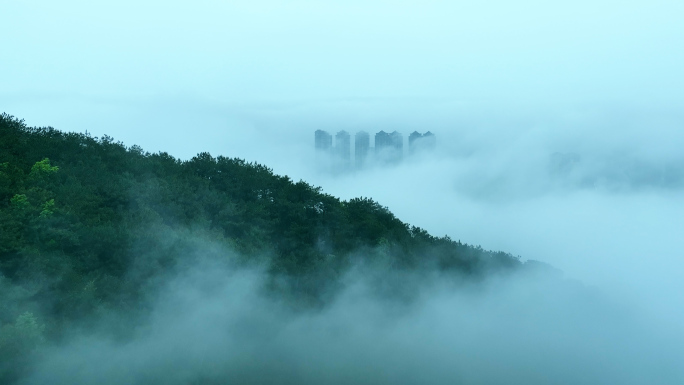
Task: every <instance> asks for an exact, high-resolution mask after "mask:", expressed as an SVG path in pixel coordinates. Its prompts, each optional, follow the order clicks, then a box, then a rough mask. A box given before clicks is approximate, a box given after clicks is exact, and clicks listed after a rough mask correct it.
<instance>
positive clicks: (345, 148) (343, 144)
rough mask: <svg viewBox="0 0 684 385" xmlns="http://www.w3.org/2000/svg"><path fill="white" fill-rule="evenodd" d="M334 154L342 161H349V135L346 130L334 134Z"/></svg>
mask: <svg viewBox="0 0 684 385" xmlns="http://www.w3.org/2000/svg"><path fill="white" fill-rule="evenodd" d="M335 154H336V155H337V157H338V158H340V159H341V160H342V161H345V162H349V161H351V137H350V136H349V133H348V132H347V131H340V132H338V133H337V134H335Z"/></svg>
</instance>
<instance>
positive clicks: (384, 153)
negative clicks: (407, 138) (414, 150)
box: [375, 131, 404, 163]
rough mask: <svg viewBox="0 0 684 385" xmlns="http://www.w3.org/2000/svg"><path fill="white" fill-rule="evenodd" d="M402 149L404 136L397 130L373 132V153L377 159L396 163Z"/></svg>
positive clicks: (399, 158)
mask: <svg viewBox="0 0 684 385" xmlns="http://www.w3.org/2000/svg"><path fill="white" fill-rule="evenodd" d="M403 151H404V138H403V137H402V136H401V134H400V133H398V132H397V131H394V132H392V133H391V134H388V133H386V132H385V131H380V132H378V133H377V134H375V155H376V157H377V158H378V160H379V161H382V162H390V163H396V162H398V161H400V160H401V157H402V154H403Z"/></svg>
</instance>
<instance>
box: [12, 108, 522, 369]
mask: <svg viewBox="0 0 684 385" xmlns="http://www.w3.org/2000/svg"><path fill="white" fill-rule="evenodd" d="M207 245H212V246H211V247H209V248H208V246H207ZM198 250H202V254H204V257H206V256H207V255H209V256H211V258H216V259H221V258H228V257H227V256H228V255H231V254H236V255H239V256H240V258H241V259H242V260H243V261H244V262H249V261H252V262H254V263H259V264H261V265H262V266H264V267H265V268H266V269H267V270H268V271H269V272H270V273H271V276H272V277H273V278H274V281H273V282H290V283H288V284H286V285H285V286H283V285H282V284H274V286H273V287H274V288H278V289H279V290H284V291H288V292H289V293H290V294H291V295H293V296H294V297H297V298H300V299H301V298H305V299H307V300H306V301H308V302H309V303H321V301H322V300H323V299H324V298H325V295H327V294H324V293H330V291H331V290H333V289H334V287H335V281H336V279H337V278H338V277H339V276H340V275H341V274H343V273H344V271H345V269H346V268H348V267H349V266H351V265H352V264H353V263H355V262H359V261H360V262H361V263H369V264H378V265H379V266H383V268H386V269H399V270H401V269H407V270H408V269H428V268H438V269H440V270H441V271H446V272H451V273H454V274H460V275H468V276H478V275H480V274H481V273H482V272H484V271H485V269H488V268H497V267H498V268H510V267H515V266H517V265H519V262H518V260H517V259H516V258H513V257H512V256H511V255H509V254H505V253H492V252H487V251H484V250H482V249H481V248H479V247H478V248H475V247H471V246H468V245H464V244H461V243H460V242H454V241H452V240H451V239H449V238H448V237H444V238H437V237H433V236H431V235H429V234H428V233H427V232H426V231H425V230H422V229H420V228H417V227H410V226H409V225H407V224H406V223H403V222H402V221H400V220H399V219H397V218H396V217H395V216H394V215H393V214H392V213H391V212H389V210H387V208H385V207H383V206H381V205H380V204H378V203H377V202H375V201H373V200H372V199H370V198H356V199H351V200H349V201H340V200H339V199H337V198H335V197H332V196H330V195H327V194H324V193H322V192H321V189H320V188H317V187H313V186H311V185H309V184H307V183H305V182H303V181H299V182H294V181H292V180H290V179H289V178H288V177H287V176H279V175H275V174H274V173H273V172H272V170H271V169H269V168H267V167H265V166H262V165H259V164H256V163H249V162H246V161H244V160H241V159H232V158H225V157H222V156H219V157H217V158H214V157H212V156H211V155H210V154H208V153H201V154H198V155H197V156H196V157H194V158H192V159H191V160H189V161H180V160H178V159H175V158H174V157H172V156H170V155H169V154H167V153H163V152H162V153H157V154H150V153H146V152H144V151H143V150H142V149H141V148H139V147H137V146H133V147H131V148H126V147H125V146H124V145H123V144H122V143H120V142H115V141H114V140H113V139H112V138H110V137H107V136H104V137H102V138H93V137H91V136H89V135H84V134H78V133H64V132H60V131H57V130H55V129H53V128H50V127H48V128H30V127H27V126H26V125H25V124H24V123H23V121H21V120H17V119H15V118H13V117H11V116H9V115H6V114H3V115H2V116H0V286H1V287H0V289H1V290H4V291H5V293H10V292H11V293H14V294H13V295H14V297H12V296H10V295H5V293H3V300H5V301H14V302H12V303H10V304H6V305H4V306H2V307H0V326H1V327H3V328H5V329H0V330H13V331H12V332H11V333H12V334H11V336H10V335H9V334H8V333H9V332H0V333H5V334H7V335H4V334H3V335H0V344H3V343H4V344H5V345H7V344H9V342H2V341H5V340H3V339H2V338H5V339H11V340H12V341H13V342H12V344H14V345H12V346H15V345H16V346H22V349H24V350H26V351H30V350H31V349H30V347H31V346H34V345H35V344H36V343H37V342H36V341H39V340H40V341H42V338H43V328H46V329H45V334H46V337H47V338H52V339H55V338H60V333H61V332H62V331H63V330H65V328H66V326H65V325H69V326H73V325H76V324H78V325H81V326H83V327H87V321H86V320H89V319H93V318H96V317H97V316H98V315H101V314H105V313H107V311H108V310H111V309H114V310H116V311H117V312H119V313H122V314H129V313H126V312H128V311H130V312H131V313H130V314H133V313H135V312H138V313H139V312H144V309H145V306H146V300H147V298H146V297H145V296H146V295H147V293H149V292H150V291H148V290H146V289H148V288H150V286H153V285H155V282H156V280H157V279H159V277H161V276H162V275H163V274H167V273H173V272H174V271H176V270H177V269H179V268H182V267H183V266H187V265H188V264H192V263H193V261H194V260H195V259H197V258H199V256H198V255H197V254H198ZM282 278H285V279H282ZM134 310H135V312H134ZM29 311H30V312H32V313H26V312H29ZM22 314H23V315H22ZM34 314H36V316H34ZM21 317H23V318H21ZM36 317H38V320H42V321H43V322H42V323H41V322H40V321H38V320H37V319H36ZM2 325H4V326H2ZM13 325H14V326H13ZM44 325H47V326H44ZM22 328H23V329H22ZM29 329H30V330H29ZM17 330H24V331H21V332H17ZM38 331H40V338H38V337H36V335H37V334H36V333H38ZM22 333H24V334H26V335H29V334H30V337H26V338H27V340H26V341H23V342H17V341H19V340H20V339H22V338H24V337H22V336H23V335H24V334H22ZM27 333H28V334H27ZM18 339H19V340H18ZM28 339H30V341H29V340H28ZM8 341H9V340H8ZM2 349H10V348H7V347H4V348H3V347H2V346H0V354H4V353H2V352H3V350H2ZM11 349H15V348H11ZM1 360H2V358H0V361H1ZM0 370H4V369H2V368H0ZM5 375H7V374H6V373H0V382H2V376H5Z"/></svg>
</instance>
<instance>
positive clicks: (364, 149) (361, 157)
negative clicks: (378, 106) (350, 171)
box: [354, 131, 370, 169]
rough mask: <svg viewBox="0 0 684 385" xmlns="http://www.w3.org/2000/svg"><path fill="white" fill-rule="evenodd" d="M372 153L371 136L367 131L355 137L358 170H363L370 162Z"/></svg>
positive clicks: (355, 157)
mask: <svg viewBox="0 0 684 385" xmlns="http://www.w3.org/2000/svg"><path fill="white" fill-rule="evenodd" d="M369 151H370V135H368V133H367V132H365V131H359V132H357V133H356V135H354V160H355V163H356V168H357V169H361V168H363V167H364V166H365V165H366V163H367V162H368V152H369Z"/></svg>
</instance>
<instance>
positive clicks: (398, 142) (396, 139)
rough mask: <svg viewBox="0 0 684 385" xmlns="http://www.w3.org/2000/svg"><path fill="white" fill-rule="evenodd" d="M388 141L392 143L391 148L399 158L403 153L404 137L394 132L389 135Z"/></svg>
mask: <svg viewBox="0 0 684 385" xmlns="http://www.w3.org/2000/svg"><path fill="white" fill-rule="evenodd" d="M390 139H391V142H392V148H394V150H395V151H396V152H397V154H399V156H400V157H401V154H403V152H404V137H403V136H402V135H401V134H400V133H398V132H396V131H394V132H392V133H391V134H390Z"/></svg>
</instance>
